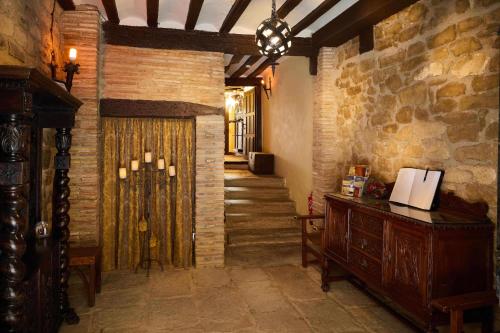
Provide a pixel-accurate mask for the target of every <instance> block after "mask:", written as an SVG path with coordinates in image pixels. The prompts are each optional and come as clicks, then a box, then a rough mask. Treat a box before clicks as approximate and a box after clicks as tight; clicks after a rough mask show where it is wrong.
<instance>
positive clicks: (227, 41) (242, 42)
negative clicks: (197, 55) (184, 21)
mask: <svg viewBox="0 0 500 333" xmlns="http://www.w3.org/2000/svg"><path fill="white" fill-rule="evenodd" d="M103 30H104V40H105V42H106V43H107V44H111V45H123V46H132V47H143V48H152V49H170V50H192V51H206V52H221V53H225V54H233V55H260V53H259V50H258V48H257V45H256V44H255V36H254V35H240V34H227V33H218V32H208V31H195V30H190V31H186V30H179V29H166V28H148V27H135V26H124V25H115V24H111V23H109V22H106V23H104V24H103ZM292 43H293V47H292V48H291V49H290V52H289V55H291V56H305V57H308V56H310V55H311V51H312V43H311V38H297V37H294V38H293V39H292Z"/></svg>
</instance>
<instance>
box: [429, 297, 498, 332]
mask: <svg viewBox="0 0 500 333" xmlns="http://www.w3.org/2000/svg"><path fill="white" fill-rule="evenodd" d="M431 304H432V307H433V308H435V309H437V310H439V311H441V312H443V313H449V314H450V333H462V332H463V327H464V311H465V310H471V309H478V308H484V310H483V322H482V329H481V331H482V332H483V333H492V332H493V306H494V305H497V304H498V298H497V296H496V294H495V291H494V290H492V291H486V292H477V293H469V294H463V295H457V296H451V297H444V298H438V299H435V300H433V301H432V302H431Z"/></svg>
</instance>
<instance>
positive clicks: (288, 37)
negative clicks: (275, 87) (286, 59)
mask: <svg viewBox="0 0 500 333" xmlns="http://www.w3.org/2000/svg"><path fill="white" fill-rule="evenodd" d="M255 41H256V43H257V46H258V48H259V52H260V53H261V54H262V55H265V56H266V57H268V58H269V59H271V61H272V64H271V66H272V68H273V76H274V71H275V69H276V65H277V63H276V60H277V59H278V58H279V57H281V56H284V55H285V54H287V52H288V50H289V49H290V47H291V46H292V33H291V30H290V27H289V26H288V23H286V22H285V21H283V20H281V19H280V18H279V17H278V14H277V13H276V0H273V10H272V13H271V17H270V18H268V19H267V20H264V21H262V23H261V24H260V25H259V27H258V28H257V32H256V33H255Z"/></svg>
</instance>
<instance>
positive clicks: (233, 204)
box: [224, 199, 295, 214]
mask: <svg viewBox="0 0 500 333" xmlns="http://www.w3.org/2000/svg"><path fill="white" fill-rule="evenodd" d="M224 211H225V212H226V213H229V214H231V213H256V212H258V213H261V214H264V213H266V214H267V213H288V214H295V203H294V202H293V201H291V200H289V199H285V200H282V201H269V200H249V199H228V200H224Z"/></svg>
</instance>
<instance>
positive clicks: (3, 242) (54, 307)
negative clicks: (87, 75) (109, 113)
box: [0, 66, 81, 333]
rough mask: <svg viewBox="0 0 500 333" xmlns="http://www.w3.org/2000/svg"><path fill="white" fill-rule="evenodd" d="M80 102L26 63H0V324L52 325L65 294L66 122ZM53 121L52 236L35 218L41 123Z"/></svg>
mask: <svg viewBox="0 0 500 333" xmlns="http://www.w3.org/2000/svg"><path fill="white" fill-rule="evenodd" d="M80 105H81V102H80V101H79V100H78V99H76V98H75V97H73V96H72V95H70V94H69V93H68V92H67V91H66V90H65V89H64V88H62V87H60V86H59V85H57V84H56V83H55V82H53V81H52V80H50V79H49V78H47V77H45V76H43V75H42V74H41V73H40V72H38V71H37V70H35V69H32V68H25V67H19V66H0V285H1V288H2V290H1V292H0V332H29V333H37V332H43V333H45V332H47V333H51V332H57V330H58V328H59V324H60V322H61V321H62V320H66V321H68V322H73V323H74V322H77V320H78V317H77V316H76V314H75V313H74V311H72V309H71V308H70V307H69V302H68V294H67V289H68V274H69V272H68V260H69V258H68V249H69V245H68V238H69V229H68V225H69V222H70V217H69V193H70V189H69V177H68V171H69V168H70V158H71V156H70V153H69V149H70V147H71V127H73V125H74V121H75V113H76V111H77V109H78V108H79V106H80ZM44 128H55V129H56V131H55V137H54V141H53V144H54V146H55V150H56V151H57V153H56V154H55V156H53V158H54V171H53V172H54V180H53V187H52V189H53V193H52V211H53V213H52V221H51V222H52V234H53V235H52V236H53V237H51V238H50V239H45V240H37V239H36V237H35V225H36V223H37V222H39V221H40V220H41V206H42V202H41V200H42V196H41V188H42V184H41V183H42V166H41V163H42V158H41V153H42V136H43V135H42V131H43V129H44Z"/></svg>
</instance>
